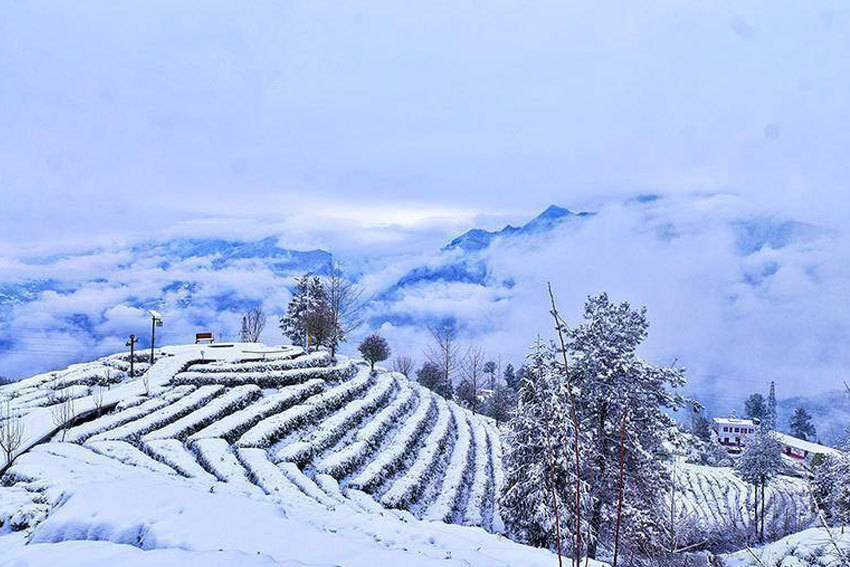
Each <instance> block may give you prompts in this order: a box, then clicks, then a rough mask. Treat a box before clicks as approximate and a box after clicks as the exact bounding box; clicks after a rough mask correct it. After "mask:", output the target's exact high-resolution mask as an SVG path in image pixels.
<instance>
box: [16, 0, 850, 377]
mask: <svg viewBox="0 0 850 567" xmlns="http://www.w3.org/2000/svg"><path fill="white" fill-rule="evenodd" d="M848 54H850V8H848V6H847V5H846V3H843V2H806V3H800V2H748V3H740V2H726V1H720V2H699V3H696V2H691V3H686V2H674V1H664V0H659V1H656V2H630V3H626V4H624V3H578V2H546V1H542V2H535V3H528V2H519V1H517V2H508V1H493V2H487V3H482V2H469V1H466V2H457V1H453V2H427V3H426V2H405V3H396V2H380V1H370V2H321V1H311V2H254V3H250V5H244V4H234V3H225V2H203V3H191V2H181V3H169V2H145V3H137V2H96V1H92V2H86V3H82V4H81V3H75V2H27V1H16V2H5V1H0V132H2V133H3V135H2V136H0V197H2V208H0V276H2V277H0V281H23V280H24V279H26V278H28V277H34V276H35V274H34V273H33V272H31V271H30V272H28V271H26V270H22V269H21V268H20V264H19V263H18V262H17V260H18V259H20V258H22V257H26V256H28V255H32V254H43V253H50V252H55V251H73V250H80V249H91V248H93V247H106V248H109V247H120V246H124V245H127V244H132V243H134V242H141V241H145V240H150V239H167V238H173V237H176V236H196V237H197V236H216V237H227V238H236V239H257V238H262V237H265V236H268V235H276V236H279V237H280V242H281V245H283V246H285V247H287V248H293V249H313V248H323V249H325V250H330V251H333V252H334V254H337V255H339V256H341V257H345V258H349V259H361V260H358V261H363V260H362V258H384V259H385V260H384V261H383V262H381V263H380V269H379V270H376V272H375V273H374V274H373V275H372V276H371V277H373V278H375V279H376V280H379V279H381V278H386V277H387V274H388V273H392V274H395V273H397V272H400V271H402V269H401V268H400V267H399V266H402V265H404V266H407V265H415V264H416V263H417V262H421V261H422V260H423V257H422V255H423V254H424V255H427V254H430V253H431V252H432V251H436V250H437V249H438V248H439V247H440V246H441V245H443V244H444V243H445V242H446V241H448V240H450V239H451V238H452V237H454V236H456V235H457V234H459V233H461V232H463V231H464V230H466V229H468V228H471V227H473V226H478V227H483V228H487V229H496V228H499V227H501V226H502V225H504V224H505V223H508V222H511V223H514V224H518V223H522V222H525V221H527V220H528V219H529V218H530V217H532V216H533V215H535V214H537V213H538V212H540V211H541V210H543V209H544V208H545V207H546V206H548V205H549V204H552V203H555V204H558V205H561V206H565V207H569V208H571V209H575V210H595V211H604V212H605V214H603V215H600V217H599V219H600V220H599V222H597V223H595V225H594V226H596V228H597V230H596V231H591V232H590V233H588V234H586V235H585V234H582V235H581V238H580V240H578V241H576V240H570V241H568V242H563V243H559V242H558V241H553V242H554V243H550V245H548V246H546V247H545V249H544V250H543V251H541V252H540V253H539V254H540V257H535V263H532V261H531V258H532V256H529V255H528V253H527V252H526V253H524V254H522V255H519V256H516V257H515V258H516V259H515V260H510V261H509V260H507V258H509V257H510V258H514V256H512V255H511V254H509V253H508V252H504V251H503V252H504V253H503V254H502V255H501V256H500V258H499V259H494V260H493V262H495V263H496V264H497V265H502V264H506V263H509V262H514V264H512V265H511V266H510V271H511V272H513V273H515V272H523V271H524V273H529V274H531V273H533V274H536V276H535V277H536V278H537V279H535V280H534V282H535V285H536V284H538V283H539V281H538V280H540V281H542V280H543V279H546V278H549V279H560V280H562V281H574V280H578V282H577V283H575V285H574V286H573V287H571V288H570V291H568V292H565V293H567V300H568V301H569V302H570V303H571V304H572V305H573V306H574V309H575V310H576V311H577V310H578V307H577V304H579V303H580V300H581V297H583V295H585V294H586V293H588V292H590V291H591V290H593V289H598V288H600V287H604V288H607V289H610V290H616V291H617V296H618V297H620V298H623V299H630V300H631V301H633V302H634V303H636V304H641V303H646V304H648V306H649V307H650V308H653V307H654V308H655V310H656V312H658V313H660V314H661V315H660V317H659V319H660V320H659V322H658V323H657V324H656V325H655V327H656V328H659V327H660V330H659V337H658V339H657V340H658V342H659V343H663V342H665V340H663V339H666V342H668V343H676V344H675V345H669V348H666V349H665V348H661V347H659V348H658V350H657V354H658V356H659V357H661V356H662V355H663V356H667V355H668V354H670V353H671V352H673V351H679V350H684V347H681V344H687V345H688V352H694V353H697V352H702V354H701V355H700V356H701V358H700V360H699V362H698V364H697V366H698V367H699V368H700V371H699V372H700V374H702V375H705V376H721V378H720V379H721V380H722V376H730V375H731V376H735V375H745V374H746V375H748V376H752V375H753V374H758V373H760V370H762V369H763V370H764V375H765V376H766V375H776V374H783V375H784V376H787V375H788V374H789V373H790V372H789V370H788V369H793V372H794V373H800V372H805V369H806V368H811V367H814V366H817V374H816V375H817V385H818V387H820V388H826V387H834V386H836V385H838V384H839V383H840V380H839V376H840V375H841V374H842V373H843V372H844V371H845V369H846V362H847V359H846V357H844V356H838V355H834V354H833V355H831V357H825V356H824V350H830V349H829V348H828V347H829V346H830V345H834V344H842V343H841V341H844V343H843V344H846V339H847V338H848V329H849V328H850V320H848V319H850V318H849V317H848V316H846V315H844V314H843V313H844V311H846V307H845V306H846V300H847V299H850V297H848V294H849V293H848V289H850V278H848V274H847V267H846V266H847V264H846V260H847V259H848V247H847V240H846V235H845V233H844V231H845V227H846V226H847V225H848V221H850V218H848V217H850V197H848V190H847V187H846V184H847V180H848V179H850V175H848V174H850V160H847V159H846V148H848V147H850V112H848V103H847V101H848V100H850V57H848ZM648 193H651V194H658V195H662V196H664V198H665V199H664V201H663V205H660V206H659V207H660V209H659V210H656V211H654V212H652V211H650V212H640V213H634V212H629V211H631V209H627V208H625V209H624V208H623V203H625V202H627V201H628V199H630V198H633V197H634V196H636V195H639V194H648ZM646 214H657V215H661V216H663V217H664V218H665V219H667V221H669V222H673V224H674V225H675V226H677V227H678V228H679V229H680V233H682V234H686V235H692V236H693V237H686V238H682V239H679V241H678V243H677V244H676V245H675V246H676V249H675V250H671V249H669V248H658V247H657V246H655V245H654V244H652V242H651V241H644V240H642V239H640V238H635V234H638V233H640V230H641V223H642V222H644V221H646V218H647V217H646V216H645V215H646ZM756 217H760V218H761V217H765V218H779V219H794V220H797V221H800V222H805V223H810V224H812V225H816V226H818V227H823V228H824V229H825V230H826V231H828V232H829V234H830V236H829V237H828V238H825V239H821V240H818V241H817V243H815V244H812V243H800V244H799V245H795V246H793V247H791V248H790V249H786V250H783V251H773V252H771V251H766V252H765V254H767V255H769V254H770V253H773V254H774V255H775V256H780V258H779V259H778V260H777V259H776V258H762V259H760V260H759V261H765V262H766V261H778V262H779V263H780V264H781V265H782V266H788V267H789V270H788V271H787V272H784V271H782V270H780V271H779V272H778V274H779V280H781V281H779V282H778V283H777V282H775V281H774V282H773V283H771V285H770V288H769V289H756V291H752V290H750V289H747V290H746V291H747V293H746V294H744V295H745V297H746V298H747V300H748V301H747V302H745V303H744V307H743V308H740V310H738V309H739V308H736V310H735V311H734V312H731V313H730V312H729V310H728V302H724V301H721V300H719V299H717V298H723V297H728V294H729V293H730V288H731V289H732V290H733V292H734V291H735V289H736V288H735V286H736V285H738V284H739V283H740V281H741V279H742V271H746V269H748V262H750V263H752V262H753V261H754V260H753V259H752V258H749V259H748V258H743V259H742V257H741V256H740V255H739V254H736V253H735V252H734V243H733V242H732V238H733V236H732V235H731V233H730V232H729V230H728V225H729V223H733V222H735V221H736V220H738V219H740V218H756ZM653 218H654V217H653ZM667 221H666V222H667ZM576 242H581V243H582V246H581V248H580V249H577V248H576ZM641 243H642V244H644V245H645V246H644V247H643V248H641V246H640V245H641ZM559 244H560V245H562V246H559ZM564 247H567V248H569V249H570V250H571V251H572V252H573V253H572V254H571V255H572V257H571V262H572V263H573V266H575V264H576V263H577V262H579V263H580V262H584V269H581V268H582V265H581V264H579V265H578V266H577V267H575V268H574V267H573V266H570V267H569V269H567V267H564V263H563V262H562V261H560V260H561V256H560V255H559V254H560V251H561V250H563V249H564ZM625 251H628V253H625ZM579 252H580V253H579ZM386 258H392V259H393V262H389V261H388V260H386ZM388 262H389V265H387V264H388ZM405 262H407V263H406V264H405ZM500 262H501V264H500ZM517 262H518V264H517ZM812 265H816V266H818V269H819V270H820V272H819V273H820V274H821V276H820V277H821V278H822V280H821V284H820V285H821V287H817V286H816V287H811V281H810V280H811V276H810V277H809V279H807V278H806V277H804V276H805V274H807V273H811V269H810V268H811V266H812ZM541 266H544V267H546V270H543V271H544V272H545V273H542V272H541ZM591 266H592V267H593V268H592V269H591ZM749 267H750V268H752V266H749ZM792 267H796V268H794V269H791V268H792ZM90 268H91V269H92V270H98V269H105V268H103V267H101V268H98V267H97V266H90ZM753 269H755V268H753ZM807 269H809V272H807V271H806V270H807ZM387 270H389V272H387ZM393 270H394V271H393ZM505 270H508V268H507V267H505ZM2 272H5V273H2ZM576 274H579V276H576ZM665 274H671V275H672V277H671V278H670V281H675V282H676V284H675V285H670V286H665V285H662V284H660V283H659V282H660V280H661V278H663V276H664V275H665ZM800 274H803V276H801V275H800ZM571 286H572V284H571ZM750 287H753V286H750ZM519 289H522V286H519ZM535 289H536V288H535ZM449 291H452V290H449ZM466 291H469V290H466ZM473 291H477V290H473ZM257 293H259V291H258V292H257ZM422 293H423V294H425V293H426V292H425V291H423V292H422ZM427 293H434V290H430V291H428V292H427ZM446 293H449V292H446ZM464 293H465V292H464ZM513 293H514V295H515V296H516V295H518V294H519V293H520V291H515V292H513ZM528 293H529V294H530V293H532V292H531V291H529V292H528ZM449 295H450V294H449ZM452 297H456V296H452ZM460 297H467V296H466V295H464V294H463V293H461V295H460ZM78 299H79V298H78ZM118 299H120V298H116V300H118ZM433 299H434V298H433V297H432V296H429V295H423V296H422V299H420V301H425V302H429V301H433ZM491 299H492V298H491ZM664 299H669V301H666V302H665V301H664ZM452 301H453V302H454V301H455V300H454V299H453V300H452ZM529 301H531V302H532V303H525V302H524V301H522V300H520V299H516V298H515V300H514V301H513V302H512V303H511V304H512V305H514V307H513V308H511V311H510V313H508V314H504V313H503V314H501V315H502V316H503V317H511V318H513V317H517V318H520V319H521V318H522V317H525V314H524V311H525V310H524V309H520V307H519V306H521V305H522V306H525V305H534V303H533V301H534V300H531V299H529ZM700 302H702V304H704V305H705V306H706V307H705V309H704V310H703V311H701V316H700V317H696V318H695V317H693V314H692V313H691V314H690V316H688V311H687V310H685V311H683V310H682V309H681V306H683V305H698V304H700ZM77 305H78V306H77V307H74V309H80V310H85V309H86V304H85V303H84V302H82V301H80V302H78V304H77ZM411 305H413V306H415V303H412V304H411ZM670 306H677V308H671V307H670ZM97 308H98V309H105V308H106V307H105V306H103V305H100V304H98V307H97ZM67 309H71V308H70V307H68V308H67ZM544 315H545V313H544ZM512 320H513V319H512ZM789 326H790V327H796V328H797V331H795V332H794V333H791V334H790V335H789V333H788V331H787V328H788V327H789ZM534 327H535V325H534V324H532V323H531V322H528V323H527V325H525V326H523V327H522V329H523V331H526V332H531V331H532V330H533V328H534ZM683 334H684V335H686V339H687V340H685V339H684V338H683ZM495 336H499V335H498V333H497V334H496V335H495ZM492 340H493V341H494V342H493V343H492V346H493V348H505V349H507V348H510V349H512V352H517V351H518V350H519V349H518V348H517V347H516V343H517V342H522V343H523V344H525V343H527V342H530V341H529V340H528V337H525V336H523V337H522V338H521V339H517V338H513V337H507V336H501V338H499V339H498V341H497V339H495V338H493V339H492ZM508 341H510V347H508V346H507V342H508ZM680 343H681V344H680ZM789 345H790V346H789ZM674 346H675V348H674ZM791 346H793V347H794V348H793V349H792V350H794V352H795V353H796V354H795V356H794V357H792V358H793V360H790V359H789V360H781V359H779V360H777V358H776V354H777V352H779V353H782V352H787V350H788V348H790V347H791ZM653 348H655V347H653ZM732 351H734V352H732ZM694 356H696V354H695V355H694ZM727 358H731V359H732V360H731V362H729V361H727V360H725V359H727ZM827 358H828V359H829V360H828V361H827V362H828V364H827V363H825V362H824V360H825V359H827ZM721 361H722V363H721ZM706 380H708V378H706ZM788 380H789V386H790V385H791V382H792V381H791V379H790V378H788ZM723 387H724V388H725V386H723Z"/></svg>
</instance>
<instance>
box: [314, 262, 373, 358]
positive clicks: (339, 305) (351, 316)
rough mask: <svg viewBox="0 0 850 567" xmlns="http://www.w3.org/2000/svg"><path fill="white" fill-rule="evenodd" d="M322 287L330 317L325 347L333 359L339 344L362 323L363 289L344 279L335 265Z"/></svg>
mask: <svg viewBox="0 0 850 567" xmlns="http://www.w3.org/2000/svg"><path fill="white" fill-rule="evenodd" d="M323 287H324V290H325V294H324V295H325V300H326V301H327V304H328V305H327V308H328V312H329V316H330V333H329V335H328V337H327V345H328V347H329V348H330V349H331V357H334V356H336V349H337V347H339V345H340V343H344V342H345V341H346V339H348V335H349V334H350V333H351V332H352V331H354V330H355V329H357V327H359V326H360V325H361V324H362V323H363V317H362V314H363V309H364V307H365V303H364V302H363V301H362V300H361V298H362V296H363V289H362V288H361V287H360V286H358V285H357V284H355V283H354V282H352V281H350V280H348V279H346V278H345V276H344V275H343V273H342V270H340V268H339V266H338V265H336V264H334V266H332V267H331V273H330V274H329V275H328V277H327V278H325V281H324V283H323Z"/></svg>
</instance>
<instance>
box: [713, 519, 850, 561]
mask: <svg viewBox="0 0 850 567" xmlns="http://www.w3.org/2000/svg"><path fill="white" fill-rule="evenodd" d="M721 559H722V561H723V563H722V564H723V567H813V566H817V567H846V566H847V565H850V528H845V529H844V533H842V530H841V528H831V529H830V530H829V532H827V531H826V530H824V529H822V528H812V529H809V530H805V531H802V532H799V533H795V534H793V535H790V536H788V537H785V538H782V539H780V540H779V541H775V542H773V543H770V544H767V545H765V546H762V547H756V548H752V549H749V550H747V549H744V550H742V551H737V552H735V553H730V554H728V555H724V556H721Z"/></svg>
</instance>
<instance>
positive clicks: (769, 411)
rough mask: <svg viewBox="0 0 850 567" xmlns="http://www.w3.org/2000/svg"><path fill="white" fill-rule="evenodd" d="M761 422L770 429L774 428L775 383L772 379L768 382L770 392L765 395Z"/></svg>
mask: <svg viewBox="0 0 850 567" xmlns="http://www.w3.org/2000/svg"><path fill="white" fill-rule="evenodd" d="M763 423H764V425H765V427H767V428H768V429H769V430H771V431H773V430H775V429H776V385H775V384H774V383H773V381H772V380H771V382H770V393H768V395H767V408H765V412H764V420H763Z"/></svg>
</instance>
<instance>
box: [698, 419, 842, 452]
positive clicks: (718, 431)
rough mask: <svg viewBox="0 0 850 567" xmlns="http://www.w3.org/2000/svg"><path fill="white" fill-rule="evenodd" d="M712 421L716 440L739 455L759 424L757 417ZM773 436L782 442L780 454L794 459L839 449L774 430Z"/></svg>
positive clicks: (729, 450) (728, 450)
mask: <svg viewBox="0 0 850 567" xmlns="http://www.w3.org/2000/svg"><path fill="white" fill-rule="evenodd" d="M712 421H713V424H712V429H714V433H715V435H716V436H717V442H718V443H720V445H722V446H723V447H724V448H725V449H726V451H727V452H728V453H729V454H730V455H740V454H741V452H742V451H743V450H744V447H745V446H746V444H747V438H748V437H749V436H751V435H754V434H755V433H756V431H757V430H758V428H759V425H760V422H759V420H757V419H741V418H737V417H715V418H714V419H713V420H712ZM773 436H774V437H775V438H776V440H777V441H779V442H780V443H781V444H782V454H783V455H784V456H786V457H787V458H789V459H793V460H796V461H808V460H810V459H811V458H812V457H814V456H815V455H838V454H840V451H838V450H837V449H833V448H832V447H827V446H825V445H820V444H818V443H813V442H811V441H804V440H803V439H798V438H797V437H794V436H793V435H788V434H787V433H780V432H779V431H774V432H773Z"/></svg>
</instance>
